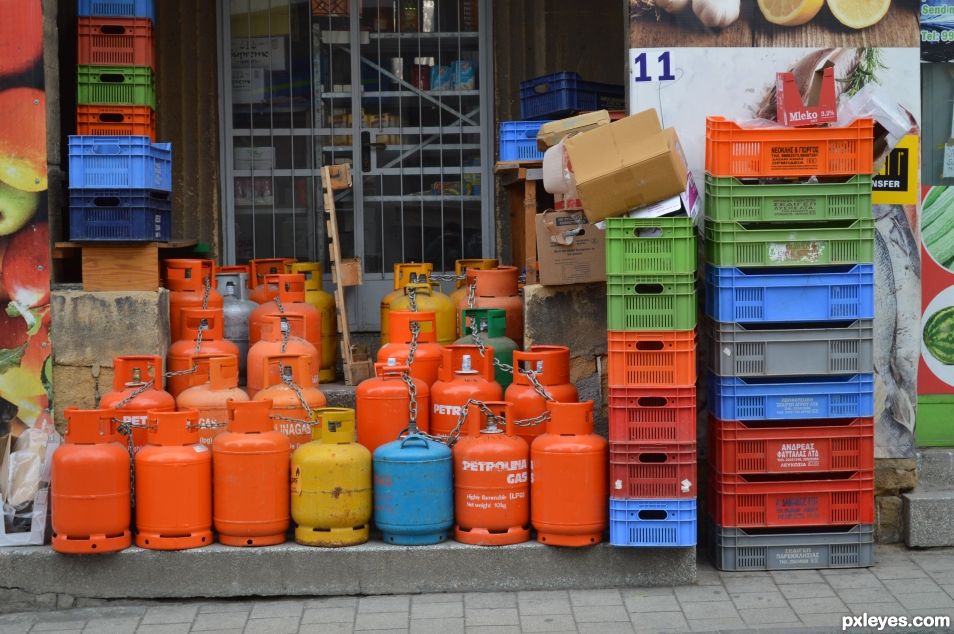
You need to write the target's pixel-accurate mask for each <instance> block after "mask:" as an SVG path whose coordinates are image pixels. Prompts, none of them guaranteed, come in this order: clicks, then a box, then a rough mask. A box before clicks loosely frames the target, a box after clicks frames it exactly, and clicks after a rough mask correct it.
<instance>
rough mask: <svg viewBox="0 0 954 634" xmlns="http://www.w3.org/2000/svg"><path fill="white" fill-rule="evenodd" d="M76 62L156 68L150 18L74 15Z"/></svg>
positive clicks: (154, 69) (90, 64)
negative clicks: (75, 23) (76, 16)
mask: <svg viewBox="0 0 954 634" xmlns="http://www.w3.org/2000/svg"><path fill="white" fill-rule="evenodd" d="M77 30H78V33H77V58H78V61H77V64H80V65H82V66H148V67H149V68H151V69H152V71H153V73H155V71H156V61H155V58H156V52H155V47H154V45H153V40H152V20H150V19H149V18H108V17H86V18H83V17H80V18H77Z"/></svg>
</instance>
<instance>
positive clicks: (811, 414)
mask: <svg viewBox="0 0 954 634" xmlns="http://www.w3.org/2000/svg"><path fill="white" fill-rule="evenodd" d="M708 379H709V380H708V384H709V387H708V394H709V401H708V403H709V411H710V412H712V414H714V415H715V417H716V418H720V419H722V420H798V419H804V418H860V417H863V416H874V375H873V374H852V375H848V376H810V377H800V378H793V377H786V378H768V379H767V378H753V377H748V378H742V377H728V376H718V375H716V374H712V373H710V374H709V376H708Z"/></svg>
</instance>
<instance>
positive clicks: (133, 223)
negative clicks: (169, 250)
mask: <svg viewBox="0 0 954 634" xmlns="http://www.w3.org/2000/svg"><path fill="white" fill-rule="evenodd" d="M169 198H170V197H169V193H168V192H162V191H148V190H129V189H125V190H91V189H74V190H71V191H70V240H83V241H91V240H102V241H149V242H165V241H168V240H170V239H171V238H172V202H171V201H170V199H169Z"/></svg>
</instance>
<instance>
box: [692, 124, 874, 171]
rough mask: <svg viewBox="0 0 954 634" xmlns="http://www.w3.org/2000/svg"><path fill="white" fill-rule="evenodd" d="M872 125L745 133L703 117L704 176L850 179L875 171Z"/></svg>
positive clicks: (738, 126) (749, 130) (760, 128)
mask: <svg viewBox="0 0 954 634" xmlns="http://www.w3.org/2000/svg"><path fill="white" fill-rule="evenodd" d="M873 146H874V120H873V119H870V118H863V119H857V120H855V121H853V122H852V123H851V124H850V125H846V126H844V127H840V128H784V127H770V128H762V127H758V128H743V127H742V126H740V125H739V124H737V123H735V122H734V121H729V120H728V119H725V118H724V117H707V118H706V172H708V173H709V174H711V175H712V176H733V177H735V178H743V177H750V176H757V177H774V176H854V175H856V174H871V173H872V172H873V171H874V156H873V154H872V148H873Z"/></svg>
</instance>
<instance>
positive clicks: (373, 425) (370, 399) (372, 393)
mask: <svg viewBox="0 0 954 634" xmlns="http://www.w3.org/2000/svg"><path fill="white" fill-rule="evenodd" d="M374 371H375V374H376V376H374V377H371V378H370V379H365V380H364V381H362V382H361V383H360V384H359V385H358V389H357V390H356V391H355V400H356V402H357V405H358V406H357V408H356V411H357V426H358V443H359V444H361V445H364V446H365V447H366V448H367V449H368V451H370V452H371V453H374V450H375V449H377V448H378V447H380V446H381V445H383V444H385V443H389V442H391V441H392V440H397V438H398V435H399V434H400V433H401V432H402V431H404V430H405V429H407V428H408V425H409V424H410V418H411V415H410V403H411V397H410V393H409V391H408V390H409V388H408V385H407V383H405V382H404V373H405V372H408V373H410V368H408V367H407V366H406V365H399V364H398V363H397V360H396V359H394V357H391V358H390V359H388V360H387V362H386V363H375V364H374ZM410 379H411V381H412V382H413V383H414V389H415V390H416V391H417V394H416V401H417V426H418V428H419V429H420V430H421V431H424V432H426V431H428V430H429V429H430V425H429V416H428V412H429V411H430V409H429V406H430V389H429V388H428V387H427V383H425V382H424V381H422V380H421V379H418V378H415V377H413V376H411V377H410Z"/></svg>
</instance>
